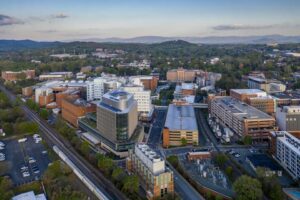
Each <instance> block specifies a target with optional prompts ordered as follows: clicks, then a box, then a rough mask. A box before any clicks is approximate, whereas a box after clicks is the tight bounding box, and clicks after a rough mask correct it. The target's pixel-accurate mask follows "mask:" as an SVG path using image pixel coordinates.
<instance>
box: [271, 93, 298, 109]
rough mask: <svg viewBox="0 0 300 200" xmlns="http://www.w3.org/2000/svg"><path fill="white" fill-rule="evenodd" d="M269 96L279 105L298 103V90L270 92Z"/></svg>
mask: <svg viewBox="0 0 300 200" xmlns="http://www.w3.org/2000/svg"><path fill="white" fill-rule="evenodd" d="M271 96H272V97H273V98H274V99H275V100H276V104H277V106H279V107H282V106H290V105H300V92H299V91H285V92H278V93H272V94H271Z"/></svg>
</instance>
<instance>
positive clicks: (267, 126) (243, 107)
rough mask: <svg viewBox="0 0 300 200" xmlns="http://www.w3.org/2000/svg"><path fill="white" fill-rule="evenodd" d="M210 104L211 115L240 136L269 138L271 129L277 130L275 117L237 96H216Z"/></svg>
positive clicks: (259, 138) (258, 138)
mask: <svg viewBox="0 0 300 200" xmlns="http://www.w3.org/2000/svg"><path fill="white" fill-rule="evenodd" d="M209 104H210V106H209V109H210V114H211V117H214V118H215V119H216V121H218V122H219V123H220V124H221V125H223V126H225V127H229V128H230V129H232V130H233V132H234V133H235V134H236V135H238V136H240V137H243V136H247V135H249V136H251V137H252V138H253V139H257V140H261V139H267V137H268V133H269V132H270V131H274V130H277V127H276V126H275V119H274V118H273V117H271V116H270V115H268V114H266V113H264V112H262V111H260V110H258V109H256V108H254V107H252V106H250V105H248V104H246V103H244V102H242V101H239V100H237V99H235V98H232V97H214V98H213V99H211V100H210V102H209Z"/></svg>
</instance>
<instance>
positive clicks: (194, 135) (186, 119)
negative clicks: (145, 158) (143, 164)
mask: <svg viewBox="0 0 300 200" xmlns="http://www.w3.org/2000/svg"><path fill="white" fill-rule="evenodd" d="M198 143H199V133H198V127H197V122H196V118H195V112H194V108H193V107H192V106H189V105H182V106H179V105H174V104H170V105H169V108H168V113H167V117H166V122H165V126H164V129H163V147H165V148H168V147H169V146H181V145H186V144H187V145H198Z"/></svg>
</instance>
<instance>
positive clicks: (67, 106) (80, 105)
mask: <svg viewBox="0 0 300 200" xmlns="http://www.w3.org/2000/svg"><path fill="white" fill-rule="evenodd" d="M91 112H96V105H95V104H91V103H87V102H86V101H85V100H83V99H79V98H74V97H67V98H64V99H62V106H61V113H62V118H63V119H64V120H66V121H67V122H69V123H70V124H72V125H73V126H75V127H78V119H79V118H80V117H83V116H85V115H86V114H87V113H91Z"/></svg>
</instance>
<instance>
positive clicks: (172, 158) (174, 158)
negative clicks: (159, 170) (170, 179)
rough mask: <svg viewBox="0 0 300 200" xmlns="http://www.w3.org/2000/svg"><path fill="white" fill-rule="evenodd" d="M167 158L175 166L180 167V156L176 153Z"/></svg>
mask: <svg viewBox="0 0 300 200" xmlns="http://www.w3.org/2000/svg"><path fill="white" fill-rule="evenodd" d="M167 160H168V161H169V162H170V163H171V165H172V166H173V167H175V168H177V167H178V157H177V156H176V155H172V156H169V157H168V158H167Z"/></svg>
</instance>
